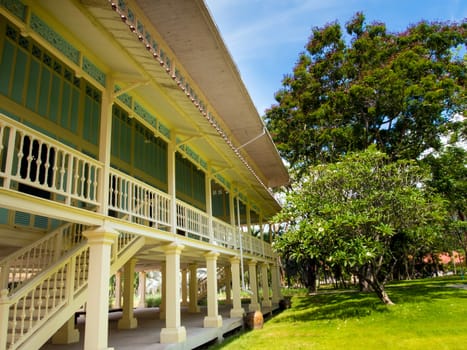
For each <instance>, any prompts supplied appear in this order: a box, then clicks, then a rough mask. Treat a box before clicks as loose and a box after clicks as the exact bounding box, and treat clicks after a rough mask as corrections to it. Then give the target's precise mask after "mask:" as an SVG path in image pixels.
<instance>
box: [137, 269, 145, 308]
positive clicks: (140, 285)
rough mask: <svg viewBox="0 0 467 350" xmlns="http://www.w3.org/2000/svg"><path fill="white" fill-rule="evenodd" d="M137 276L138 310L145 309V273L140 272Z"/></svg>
mask: <svg viewBox="0 0 467 350" xmlns="http://www.w3.org/2000/svg"><path fill="white" fill-rule="evenodd" d="M138 275H139V278H138V280H139V283H138V298H139V302H138V308H144V307H146V271H140V272H139V273H138Z"/></svg>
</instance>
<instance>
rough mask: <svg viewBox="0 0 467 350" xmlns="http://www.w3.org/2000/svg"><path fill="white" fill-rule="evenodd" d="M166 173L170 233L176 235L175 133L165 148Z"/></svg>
mask: <svg viewBox="0 0 467 350" xmlns="http://www.w3.org/2000/svg"><path fill="white" fill-rule="evenodd" d="M167 148H168V149H167V172H168V177H167V180H168V184H167V187H168V188H167V193H168V194H169V195H170V197H171V200H170V225H171V230H170V231H171V232H172V233H175V234H176V233H177V194H176V189H175V184H176V181H175V153H176V149H177V146H176V136H175V133H174V135H173V136H172V140H170V142H169V143H168V147H167Z"/></svg>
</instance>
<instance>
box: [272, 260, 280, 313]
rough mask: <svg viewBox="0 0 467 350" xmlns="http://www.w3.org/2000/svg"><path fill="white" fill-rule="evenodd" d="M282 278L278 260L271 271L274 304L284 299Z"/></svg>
mask: <svg viewBox="0 0 467 350" xmlns="http://www.w3.org/2000/svg"><path fill="white" fill-rule="evenodd" d="M280 278H281V273H280V269H279V262H278V261H277V260H276V261H275V262H274V265H273V267H272V271H271V280H272V302H273V303H274V304H277V303H279V301H280V300H281V299H282V294H281V283H280Z"/></svg>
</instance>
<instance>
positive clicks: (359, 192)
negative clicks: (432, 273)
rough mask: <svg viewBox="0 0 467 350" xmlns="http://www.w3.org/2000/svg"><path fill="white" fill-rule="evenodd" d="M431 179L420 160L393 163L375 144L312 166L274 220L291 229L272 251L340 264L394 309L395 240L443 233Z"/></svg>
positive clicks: (424, 241)
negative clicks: (389, 287)
mask: <svg viewBox="0 0 467 350" xmlns="http://www.w3.org/2000/svg"><path fill="white" fill-rule="evenodd" d="M427 179H428V174H427V173H426V172H425V171H424V170H423V169H422V168H421V167H419V166H418V165H416V163H415V162H413V161H408V160H398V161H396V162H391V161H390V159H389V157H388V156H387V155H386V154H384V153H382V152H380V151H377V150H376V149H375V147H374V146H373V147H370V148H369V149H368V150H366V151H362V152H357V153H349V154H348V155H346V156H345V157H342V158H340V159H339V161H338V162H335V163H328V164H322V165H316V166H313V167H311V168H309V171H308V172H307V173H306V174H305V175H304V176H303V177H302V180H301V181H300V182H297V183H295V184H294V185H293V189H292V191H290V192H289V193H288V195H287V199H286V204H285V205H284V208H283V210H282V212H281V213H280V214H278V216H277V217H276V219H277V220H278V221H279V222H289V223H290V228H289V230H288V231H287V232H286V233H284V234H283V235H282V236H280V237H279V238H278V239H277V240H276V241H275V243H274V246H275V249H276V250H277V251H278V252H279V253H282V254H283V255H284V256H286V257H287V258H289V259H295V261H296V262H298V263H302V264H310V263H312V264H311V266H313V267H316V263H319V262H320V263H321V265H327V266H331V267H336V266H339V267H341V268H342V269H343V270H344V271H346V272H347V273H349V274H353V275H356V276H358V278H359V280H360V282H361V283H364V284H367V285H368V286H369V287H370V288H371V289H372V290H373V291H374V292H376V294H377V295H378V297H379V298H380V299H381V300H382V301H383V302H384V303H386V304H392V301H391V299H390V298H389V296H388V295H387V293H386V291H385V288H384V285H385V283H386V281H387V280H388V278H389V276H391V274H392V268H393V266H395V264H396V263H397V259H398V256H397V255H396V254H395V252H394V244H393V243H394V240H395V239H400V237H401V236H402V235H403V236H404V240H405V241H406V242H411V244H412V245H415V246H423V245H425V246H426V245H429V244H430V243H431V242H433V241H434V239H435V238H436V236H437V235H438V234H440V233H441V232H442V230H443V223H444V219H445V218H446V212H445V210H444V207H445V206H444V202H443V201H442V200H441V199H440V198H439V197H437V196H435V195H433V194H432V193H431V192H430V191H429V189H428V188H427V186H426V183H427Z"/></svg>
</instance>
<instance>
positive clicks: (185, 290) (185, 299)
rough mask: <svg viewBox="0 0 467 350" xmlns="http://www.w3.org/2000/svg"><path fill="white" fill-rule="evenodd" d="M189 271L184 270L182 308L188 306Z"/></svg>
mask: <svg viewBox="0 0 467 350" xmlns="http://www.w3.org/2000/svg"><path fill="white" fill-rule="evenodd" d="M187 275H188V269H187V268H186V267H185V268H183V269H182V306H188V282H187Z"/></svg>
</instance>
